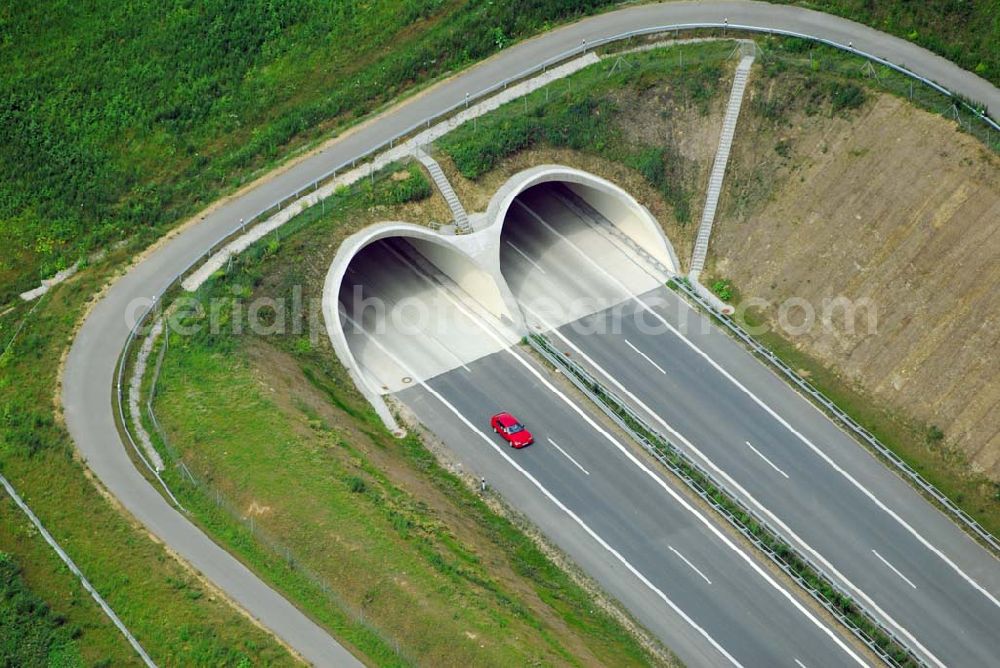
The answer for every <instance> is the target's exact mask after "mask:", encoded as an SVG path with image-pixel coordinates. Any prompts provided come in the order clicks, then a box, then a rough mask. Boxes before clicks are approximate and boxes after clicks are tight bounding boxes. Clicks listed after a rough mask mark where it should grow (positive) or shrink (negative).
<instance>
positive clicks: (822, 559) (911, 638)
mask: <svg viewBox="0 0 1000 668" xmlns="http://www.w3.org/2000/svg"><path fill="white" fill-rule="evenodd" d="M525 208H527V207H525ZM528 211H529V212H530V213H531V214H532V215H533V216H535V217H536V219H537V220H538V221H539V222H540V223H541V224H542V225H544V226H545V227H546V228H547V229H549V230H550V231H551V232H552V233H553V234H555V235H557V236H559V237H560V238H562V239H563V240H564V241H566V242H567V243H569V244H570V245H571V246H572V247H573V248H574V249H575V250H576V252H577V253H578V254H579V255H581V256H582V257H583V258H584V259H586V260H587V261H588V262H591V263H592V264H594V265H595V266H596V267H597V268H598V269H599V270H600V271H601V272H602V273H604V274H605V275H606V276H608V278H610V279H611V280H613V281H615V282H617V283H618V284H619V285H622V284H621V282H620V281H618V280H617V279H616V278H615V277H614V276H612V275H611V274H610V273H608V272H607V271H606V270H604V269H603V268H602V267H601V266H600V265H597V264H596V263H594V262H593V260H591V259H590V257H589V256H588V255H587V254H586V253H584V252H583V251H582V250H580V249H579V248H577V247H576V245H575V244H573V243H572V242H571V241H569V240H568V239H566V238H565V237H564V236H562V235H561V234H559V232H558V231H557V230H555V229H553V228H552V227H551V226H550V225H549V224H548V223H546V222H545V221H544V220H542V218H541V217H540V216H538V214H536V213H535V212H534V211H531V210H530V209H528ZM622 287H625V286H622ZM631 299H632V300H633V301H635V302H636V303H638V304H639V305H640V306H641V307H643V308H644V309H645V310H647V311H649V312H650V313H652V314H653V316H654V317H656V318H657V319H659V320H660V321H661V322H663V323H664V324H666V325H667V327H669V328H671V329H673V327H672V326H671V325H670V324H669V323H667V322H666V320H664V319H663V317H662V316H660V314H659V313H656V312H655V311H653V310H652V309H650V308H649V306H648V305H646V304H645V303H644V302H643V301H642V300H641V299H639V298H638V297H637V296H635V295H634V294H633V295H632V297H631ZM535 315H536V317H537V313H536V314H535ZM543 324H546V326H547V327H549V329H550V331H552V332H553V333H554V334H556V336H558V337H559V338H560V339H562V340H563V342H565V343H566V344H567V345H568V346H569V347H570V348H572V349H573V350H574V352H576V353H577V354H578V355H579V356H580V357H581V358H583V359H585V360H587V362H588V363H589V364H590V365H591V366H592V367H593V368H594V369H596V370H597V371H598V372H599V373H600V374H602V375H603V376H605V377H606V378H608V380H610V381H611V383H612V384H613V385H614V386H615V387H617V388H618V389H619V390H620V391H621V392H622V393H624V394H625V395H626V396H627V397H628V398H629V399H631V400H632V401H634V402H635V403H636V405H638V406H639V407H640V408H642V409H643V410H644V411H646V413H648V414H649V415H650V416H651V417H652V418H653V419H654V420H656V421H657V422H659V423H660V425H661V426H663V428H664V429H666V430H667V431H668V432H669V433H670V434H671V435H673V436H674V437H675V438H677V439H678V440H679V441H681V442H682V443H683V444H684V446H685V447H686V448H688V449H689V450H690V451H691V452H694V453H695V454H697V455H698V457H699V458H701V460H702V461H703V462H705V464H706V465H707V466H708V467H709V468H711V469H712V470H713V471H715V473H716V474H718V475H719V476H720V477H722V478H723V480H725V481H726V482H727V483H728V484H730V485H732V486H733V487H734V488H735V489H736V490H737V491H738V492H739V493H740V494H741V495H742V496H743V497H744V498H746V499H747V500H748V501H750V502H751V503H752V504H753V505H754V506H756V507H757V508H758V509H759V510H760V511H761V512H762V513H764V514H765V515H767V517H768V518H769V519H770V520H771V521H772V522H774V523H775V524H776V525H777V526H778V527H779V528H781V530H782V531H783V532H785V534H786V535H788V536H790V537H791V538H792V539H793V540H795V541H796V542H797V543H799V544H800V545H802V546H803V547H804V548H805V549H806V550H807V551H808V552H809V553H811V554H812V555H813V557H814V558H815V559H816V560H817V561H819V562H820V564H822V565H823V566H824V567H825V568H826V569H827V570H829V571H830V572H831V573H832V574H833V575H834V576H835V577H836V578H838V579H839V580H840V581H841V582H843V583H844V584H846V585H847V586H848V587H849V588H850V589H852V590H853V591H854V592H855V593H856V594H857V595H858V596H859V597H860V598H861V599H862V600H864V601H865V602H866V603H867V604H868V605H869V606H870V607H871V608H872V609H873V610H874V611H875V612H876V613H877V614H878V615H880V616H881V617H882V618H883V619H885V620H887V621H888V622H889V623H890V624H892V625H893V626H895V627H896V629H897V630H899V632H900V633H902V634H903V635H904V636H905V637H906V638H907V639H908V640H909V641H910V642H912V643H913V644H914V645H915V646H916V647H917V648H918V649H920V651H921V652H923V653H924V654H925V655H926V656H927V657H929V658H931V659H932V660H933V661H932V662H933V663H936V664H937V665H938V666H941V667H942V668H944V663H943V662H942V661H941V660H940V659H938V658H937V657H936V656H935V655H934V654H933V653H931V652H930V651H929V650H928V649H927V648H926V647H924V646H923V644H921V643H920V642H919V641H918V640H917V639H916V637H914V636H913V634H912V633H910V632H909V631H908V630H907V629H906V627H904V626H903V625H902V624H900V623H899V622H897V621H896V620H895V619H893V618H892V617H890V616H889V615H888V614H887V613H886V612H885V611H884V610H882V608H881V607H880V606H879V605H878V604H876V603H875V601H873V600H872V598H871V597H870V596H868V594H866V593H865V592H864V591H863V590H861V588H859V587H858V586H857V585H855V584H854V583H853V582H852V581H851V580H849V579H848V578H847V577H845V576H844V574H843V573H841V572H840V571H839V570H837V569H836V568H835V567H834V566H833V564H831V563H830V562H829V561H828V560H827V559H826V558H825V557H824V556H823V555H822V554H820V553H819V552H818V551H816V550H815V549H814V548H813V547H812V546H811V545H809V543H807V542H805V541H804V540H802V538H800V537H799V536H798V534H796V533H795V532H794V531H792V530H791V528H789V527H788V525H787V524H785V523H784V522H782V521H781V520H780V519H779V518H778V517H777V516H776V515H775V514H774V513H772V512H771V511H770V510H768V509H767V508H766V507H765V506H764V505H763V504H761V503H760V501H758V500H757V499H756V498H755V497H754V496H753V495H751V494H750V493H749V492H748V491H747V490H745V489H744V488H743V486H742V485H740V484H739V483H738V482H736V481H735V480H733V478H732V477H731V476H730V475H729V474H728V473H726V472H725V471H723V470H722V469H721V468H719V467H718V466H717V465H716V464H715V462H713V461H712V460H711V459H710V458H709V457H708V456H706V455H705V453H703V452H702V451H701V450H699V449H698V448H696V447H695V446H694V445H693V444H692V443H691V441H689V440H688V439H687V438H685V437H684V436H683V435H682V434H681V433H680V432H678V431H677V430H676V429H674V428H673V427H671V426H670V425H669V424H668V423H667V422H666V421H665V420H664V419H663V418H662V417H660V416H659V414H657V413H656V412H655V411H654V410H653V409H651V408H650V407H649V406H647V405H646V404H645V403H644V402H643V401H642V400H641V399H639V398H638V397H637V396H635V394H633V393H632V392H631V391H629V390H628V388H626V387H625V386H624V385H622V384H621V383H620V382H619V381H618V380H617V379H616V378H615V377H614V376H612V375H611V374H610V373H608V372H607V371H606V370H605V369H604V368H602V367H601V366H600V365H599V364H598V363H597V362H595V361H594V360H593V359H591V358H590V357H589V356H588V355H587V354H586V353H584V352H583V351H582V350H581V349H580V348H579V347H578V346H576V345H575V344H574V343H573V342H572V341H570V340H569V339H568V338H567V337H566V336H564V335H563V334H562V332H560V331H559V330H558V329H557V328H553V327H551V325H548V324H547V323H544V321H543ZM675 331H676V330H675ZM678 335H679V334H678ZM682 338H683V337H682ZM689 345H690V344H689ZM702 354H703V355H704V353H702Z"/></svg>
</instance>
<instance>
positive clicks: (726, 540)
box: [420, 274, 865, 666]
mask: <svg viewBox="0 0 1000 668" xmlns="http://www.w3.org/2000/svg"><path fill="white" fill-rule="evenodd" d="M420 276H421V278H423V279H424V280H425V281H428V282H431V280H430V279H429V278H428V277H426V276H423V275H422V274H421V275H420ZM443 292H444V293H445V295H446V297H447V298H448V299H449V300H451V302H452V303H453V304H455V306H456V307H457V308H458V309H460V310H461V311H462V312H463V313H465V315H466V316H467V317H469V318H471V319H472V320H473V322H475V323H476V324H477V325H478V326H479V327H480V329H482V330H483V331H484V332H485V333H486V335H487V336H490V337H491V338H493V339H494V340H495V341H497V342H498V343H503V339H502V338H501V337H500V336H499V335H498V334H496V333H495V332H494V331H493V330H492V328H490V327H489V326H487V324H486V323H484V322H483V321H482V319H481V318H479V316H477V315H475V314H473V313H470V312H469V310H468V309H467V308H466V307H465V305H464V304H462V303H461V302H459V301H458V300H456V299H454V298H453V297H452V296H451V295H449V294H448V293H447V291H443ZM525 308H526V307H525ZM504 345H505V347H504V348H503V350H504V351H505V352H507V353H508V354H509V355H511V356H512V357H513V358H514V359H515V360H516V361H517V362H518V363H519V364H520V365H521V366H523V367H524V368H525V369H527V370H528V372H529V373H530V374H532V375H533V376H534V377H535V378H536V379H537V380H539V381H540V382H541V383H542V384H543V385H545V387H546V388H548V389H549V391H550V392H552V393H553V394H554V395H556V396H558V397H559V398H560V399H561V400H562V401H563V402H564V403H565V404H566V405H567V406H569V407H570V409H571V410H573V411H574V412H575V413H577V414H578V415H579V416H580V417H582V418H583V419H584V421H585V422H587V424H588V425H590V426H591V427H592V428H593V429H594V430H596V431H597V432H598V433H600V434H601V435H602V436H604V438H605V439H607V440H608V441H609V442H610V443H611V444H612V445H614V446H615V448H617V449H618V451H619V452H621V453H622V454H623V455H625V457H626V458H627V459H628V460H629V461H631V462H632V463H633V464H634V465H635V466H637V467H639V469H640V470H642V471H643V472H644V473H646V475H648V476H649V477H650V478H652V479H653V480H654V481H655V482H656V483H657V484H658V485H659V486H660V487H661V488H662V489H663V490H665V491H666V492H667V493H668V494H669V495H670V496H671V497H672V498H673V499H674V500H675V501H677V502H678V503H679V504H680V505H681V506H682V507H683V508H685V509H686V510H687V511H688V512H690V513H691V514H692V515H694V516H695V517H696V518H698V520H699V521H700V522H701V523H702V524H703V525H704V526H705V527H706V528H707V529H708V530H709V531H710V532H711V533H712V534H713V535H715V536H716V537H717V538H718V539H719V540H721V541H722V542H723V544H725V545H726V546H727V547H728V548H730V549H731V550H732V551H733V552H735V553H736V554H737V555H738V556H739V557H740V558H741V559H743V561H744V562H746V563H747V565H749V566H750V568H751V570H753V571H754V572H755V573H757V574H758V575H759V576H760V577H762V578H763V579H764V581H765V582H767V583H768V584H769V585H770V586H771V587H773V588H774V589H775V590H776V591H777V592H778V593H780V594H781V595H782V596H783V597H784V598H785V599H786V600H788V601H789V602H790V603H791V604H792V605H793V606H794V607H795V608H796V609H797V610H798V611H799V612H801V613H802V614H803V615H805V616H806V618H807V619H809V620H810V621H811V622H812V623H813V624H814V625H815V626H816V627H818V628H819V629H820V630H821V631H823V632H824V633H825V634H826V635H827V636H829V637H830V638H831V639H832V640H833V642H834V643H835V644H836V645H837V646H838V647H840V648H841V649H842V650H844V652H846V653H847V654H848V655H849V656H850V657H851V658H852V659H854V660H855V662H857V663H858V665H862V666H864V665H865V662H864V661H863V660H862V659H861V657H859V656H858V655H857V654H856V653H855V652H854V651H853V650H852V649H851V648H850V647H848V646H847V645H846V644H845V643H844V641H843V640H841V638H840V637H839V636H838V635H837V634H836V633H834V632H833V629H830V628H828V627H826V626H825V625H824V624H823V623H822V622H821V621H820V620H819V619H818V618H817V617H815V616H814V615H813V614H812V613H811V612H810V611H809V610H808V609H807V608H805V607H804V606H803V605H802V604H801V603H800V602H799V601H798V599H796V598H795V597H794V596H792V594H791V592H789V591H787V590H785V589H784V588H783V587H782V586H781V585H779V584H778V582H777V581H776V580H774V579H773V578H772V577H771V576H770V574H768V573H767V572H766V571H765V570H764V569H763V568H761V566H760V565H759V564H757V562H756V561H754V560H753V558H751V557H750V555H749V554H747V553H745V552H743V551H742V550H740V548H739V547H737V546H736V544H735V543H733V542H732V541H731V540H730V539H729V538H728V537H727V536H726V535H725V534H723V533H722V532H721V531H720V530H719V529H718V528H717V527H716V526H715V525H714V524H713V523H712V521H711V520H709V519H708V518H707V517H706V516H704V515H702V514H701V513H699V512H698V511H697V510H696V509H695V508H694V507H693V506H691V505H690V504H689V503H688V502H687V501H686V500H684V498H683V497H681V496H680V495H679V494H678V493H677V492H675V491H674V490H673V489H672V488H671V487H670V486H669V485H667V483H666V482H664V480H663V479H662V478H661V477H660V476H659V475H657V474H656V473H655V472H654V471H653V470H652V469H650V468H649V467H648V466H646V465H645V464H643V463H642V462H640V461H639V460H638V459H637V458H636V456H635V455H634V454H632V452H631V451H630V450H629V449H628V448H626V447H625V446H624V445H622V444H621V443H619V442H618V440H617V439H615V438H614V437H613V436H612V435H611V434H610V433H608V432H607V431H606V430H604V429H603V428H602V427H601V426H600V425H598V424H597V423H596V422H594V420H593V419H592V418H591V417H590V416H589V415H587V413H586V412H584V410H583V409H582V408H580V407H579V406H577V405H576V404H575V403H574V402H573V401H572V400H571V399H570V398H569V397H567V396H566V395H565V394H563V393H562V392H560V391H559V390H558V389H557V388H556V387H555V386H554V385H552V383H550V382H549V380H548V379H547V378H545V377H544V376H542V374H540V373H539V372H538V371H537V370H536V369H535V368H534V367H533V366H531V364H529V363H528V362H527V361H525V360H524V359H523V358H522V357H521V355H519V354H518V353H517V352H515V351H514V350H512V349H511V348H510V347H506V344H504ZM424 385H425V387H426V384H424ZM491 442H492V441H491Z"/></svg>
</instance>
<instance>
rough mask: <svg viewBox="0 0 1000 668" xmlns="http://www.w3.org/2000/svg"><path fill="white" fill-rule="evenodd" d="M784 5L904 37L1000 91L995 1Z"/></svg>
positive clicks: (791, 0) (843, 0)
mask: <svg viewBox="0 0 1000 668" xmlns="http://www.w3.org/2000/svg"><path fill="white" fill-rule="evenodd" d="M779 1H780V2H788V4H796V5H802V6H803V7H808V8H810V9H816V10H819V11H822V12H828V13H830V14H839V15H840V16H843V17H846V18H849V19H851V20H852V21H858V22H859V23H864V24H866V25H870V26H872V27H873V28H876V29H877V30H881V31H883V32H887V33H889V34H891V35H896V36H897V37H903V38H904V39H908V40H910V41H911V42H914V43H916V44H919V45H920V46H922V47H924V48H927V49H930V50H931V51H933V52H935V53H938V54H940V55H942V56H944V57H945V58H947V59H948V60H950V61H952V62H954V63H957V64H959V65H960V66H962V67H963V68H964V69H967V70H969V71H970V72H975V73H976V74H978V75H979V76H981V77H983V78H984V79H986V80H987V81H991V82H993V83H994V84H995V85H1000V49H998V48H997V44H1000V5H997V3H996V2H994V1H993V0H937V1H936V2H906V1H905V0H889V1H884V0H883V1H881V2H870V1H869V0H779ZM903 64H905V63H903Z"/></svg>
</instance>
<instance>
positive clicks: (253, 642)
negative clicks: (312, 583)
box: [0, 253, 293, 666]
mask: <svg viewBox="0 0 1000 668" xmlns="http://www.w3.org/2000/svg"><path fill="white" fill-rule="evenodd" d="M123 259H124V258H123V257H122V256H121V254H120V253H119V254H118V255H117V256H113V257H109V258H107V259H106V260H104V261H102V262H100V263H96V264H95V265H94V266H93V267H91V268H90V269H89V270H88V271H86V272H83V273H82V274H81V275H79V276H78V277H76V278H74V279H73V280H71V281H68V282H67V283H65V284H63V285H61V286H58V287H57V288H55V289H54V290H53V291H52V292H50V293H49V294H48V295H46V296H45V297H44V301H43V302H42V303H41V304H40V305H39V307H38V309H37V310H36V311H35V312H34V313H33V314H30V315H25V314H23V313H21V314H17V319H18V320H20V319H21V318H22V317H26V318H27V320H26V323H25V325H24V327H23V329H22V330H21V332H20V334H19V335H18V337H17V338H16V340H14V341H13V343H12V344H8V342H9V341H10V333H9V332H10V330H9V329H6V328H5V330H6V331H7V332H8V334H7V336H5V337H4V339H3V344H4V346H8V345H9V347H8V348H6V350H5V352H4V353H3V355H2V356H0V369H2V375H0V397H2V404H0V406H2V408H0V427H2V431H0V467H2V469H0V470H2V472H3V474H4V476H5V477H7V478H8V479H9V480H10V481H11V482H12V483H13V484H14V486H15V487H16V488H17V489H18V490H19V491H20V493H21V495H22V496H23V497H24V499H25V501H26V502H27V503H28V504H29V505H30V506H31V507H32V509H33V510H34V511H35V513H36V514H37V515H38V516H39V517H40V518H41V520H42V522H43V523H44V524H45V526H46V528H47V529H48V530H49V531H50V532H51V533H52V534H53V535H54V536H55V537H56V538H57V540H58V541H59V542H60V544H61V545H62V546H63V548H64V549H65V550H66V551H67V552H68V553H69V555H70V556H71V557H72V558H73V560H74V561H75V562H76V563H77V565H78V566H79V567H80V568H81V569H82V570H83V572H84V573H85V574H86V575H87V577H88V578H89V579H90V581H91V583H92V584H93V585H94V586H95V587H96V588H97V590H98V591H99V592H101V594H102V595H103V596H104V598H105V599H106V600H107V601H108V603H109V604H110V605H111V606H112V608H114V610H115V611H116V612H117V613H118V614H119V616H120V617H121V618H122V619H123V620H124V621H125V623H126V624H127V625H128V626H129V628H130V629H131V630H132V632H133V633H134V635H135V636H136V637H137V638H138V639H139V641H140V642H141V643H142V644H143V646H144V647H145V648H146V649H147V651H148V652H149V653H150V654H151V655H152V656H153V657H154V658H155V659H156V660H157V661H159V662H161V663H163V664H201V665H203V664H216V665H239V664H242V663H245V662H247V661H252V662H264V663H273V664H276V665H289V664H291V663H293V661H292V658H291V656H290V655H289V654H288V653H287V652H286V651H285V650H284V649H283V648H282V647H280V646H279V645H278V644H277V643H276V642H275V641H274V639H273V638H272V637H271V636H270V635H269V634H267V633H265V632H263V631H261V630H259V629H258V628H256V627H255V626H254V625H253V624H251V623H250V622H249V621H248V620H246V619H245V618H244V617H243V616H242V615H241V614H239V613H237V612H236V611H234V610H233V609H232V608H231V607H230V606H229V604H228V603H226V602H224V601H223V600H221V599H219V598H218V597H217V596H216V594H215V592H214V591H213V590H212V589H210V588H208V587H206V586H205V585H204V584H203V583H201V582H199V581H198V579H197V578H196V577H194V576H193V575H192V574H191V573H189V572H188V571H186V570H185V569H184V568H182V567H181V566H180V565H179V564H178V563H177V562H176V561H175V560H174V559H173V558H172V557H171V556H170V555H169V554H168V553H167V552H166V551H165V550H164V549H163V548H162V547H161V546H160V545H159V544H157V543H155V542H153V541H152V540H150V539H149V538H148V537H147V535H146V534H145V532H143V531H141V530H139V529H137V528H135V527H134V526H133V525H132V524H131V523H130V522H129V521H128V520H127V519H125V518H124V517H123V516H122V514H121V513H120V512H119V511H118V509H117V508H116V507H115V506H114V505H112V504H111V503H109V502H108V501H107V499H105V498H104V497H103V496H102V495H101V493H100V492H99V491H98V490H97V488H96V487H95V486H94V485H93V484H92V483H91V481H90V480H89V479H88V478H87V476H86V475H85V472H84V469H83V467H82V466H81V464H80V463H79V462H78V461H76V460H75V459H74V458H73V456H72V453H73V445H72V442H71V441H70V438H69V435H68V434H67V433H66V431H65V429H64V428H63V427H62V426H61V425H60V423H59V422H58V421H57V420H56V419H55V418H54V416H53V402H54V396H53V393H54V388H56V387H57V386H58V382H57V378H56V374H57V366H58V362H59V357H60V355H61V354H62V351H63V349H64V346H65V345H66V342H67V340H68V338H69V336H70V333H71V331H72V329H73V325H74V323H75V322H76V321H77V319H78V318H79V316H80V311H81V308H82V307H83V305H84V303H85V301H86V298H87V297H88V296H89V295H91V294H93V293H94V292H95V291H96V290H97V289H98V288H99V287H100V285H101V284H102V283H103V282H104V281H105V280H106V279H107V278H108V277H109V275H110V273H111V271H112V269H113V267H114V266H115V265H117V264H118V263H120V262H122V260H123ZM10 317H11V315H8V318H10ZM5 323H12V324H16V321H13V322H12V321H11V320H7V321H5ZM0 549H2V551H4V552H6V553H9V554H10V555H12V557H13V558H14V560H15V561H16V562H17V564H18V565H19V566H20V567H21V574H20V579H21V581H22V582H23V584H24V585H25V586H26V587H28V588H29V589H30V590H31V591H32V592H33V593H34V595H35V596H36V597H37V598H38V599H40V600H42V601H43V602H44V604H45V605H47V606H48V607H49V608H50V609H51V613H52V618H53V619H56V620H59V625H60V626H61V627H65V628H67V629H72V631H71V632H70V633H69V634H68V635H69V642H68V644H67V643H66V642H63V641H64V640H65V635H62V632H57V633H56V636H55V638H54V641H53V642H50V643H41V642H39V643H36V644H33V645H31V646H30V647H28V646H25V647H24V648H23V650H24V651H25V653H28V652H29V651H30V660H27V661H26V662H25V664H21V661H22V659H25V658H26V654H21V655H19V658H18V661H17V662H16V663H15V665H44V664H47V663H49V662H50V661H53V662H54V661H57V660H58V661H65V663H60V664H56V665H116V666H117V665H132V664H135V663H137V662H138V657H137V656H136V655H135V654H134V652H133V651H132V648H131V647H129V645H128V644H127V643H126V642H125V640H124V638H122V636H121V634H120V633H119V631H118V630H117V629H116V628H114V626H113V625H112V624H111V622H110V621H108V620H107V618H106V617H105V616H104V614H103V612H101V610H100V609H99V608H98V607H97V605H96V604H95V603H94V601H93V600H92V599H91V597H90V595H89V594H88V593H87V592H86V591H85V590H84V589H83V588H82V587H81V586H80V584H79V582H78V580H77V579H76V577H75V576H73V575H72V574H71V573H70V572H69V571H68V570H67V569H66V568H65V566H64V565H63V564H62V562H61V561H60V560H59V558H58V557H57V556H56V554H55V553H54V552H53V551H52V549H51V548H50V547H49V546H48V545H47V544H46V543H45V542H44V541H43V540H42V538H41V537H40V536H39V535H38V534H37V532H36V531H35V529H34V527H33V526H32V525H31V524H30V523H29V521H28V520H27V518H26V517H24V515H23V514H22V513H21V511H20V509H18V508H17V507H16V506H15V505H14V503H13V501H11V500H10V499H8V498H7V496H6V494H4V495H3V497H2V499H0ZM19 612H24V611H22V610H20V609H19ZM26 623H27V622H26V621H25V620H21V621H20V622H14V621H13V620H11V624H18V625H20V624H26ZM12 628H16V627H12ZM6 632H7V629H6V627H5V628H4V632H3V633H0V636H4V637H6ZM77 658H78V659H79V661H77V660H76V659H77Z"/></svg>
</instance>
